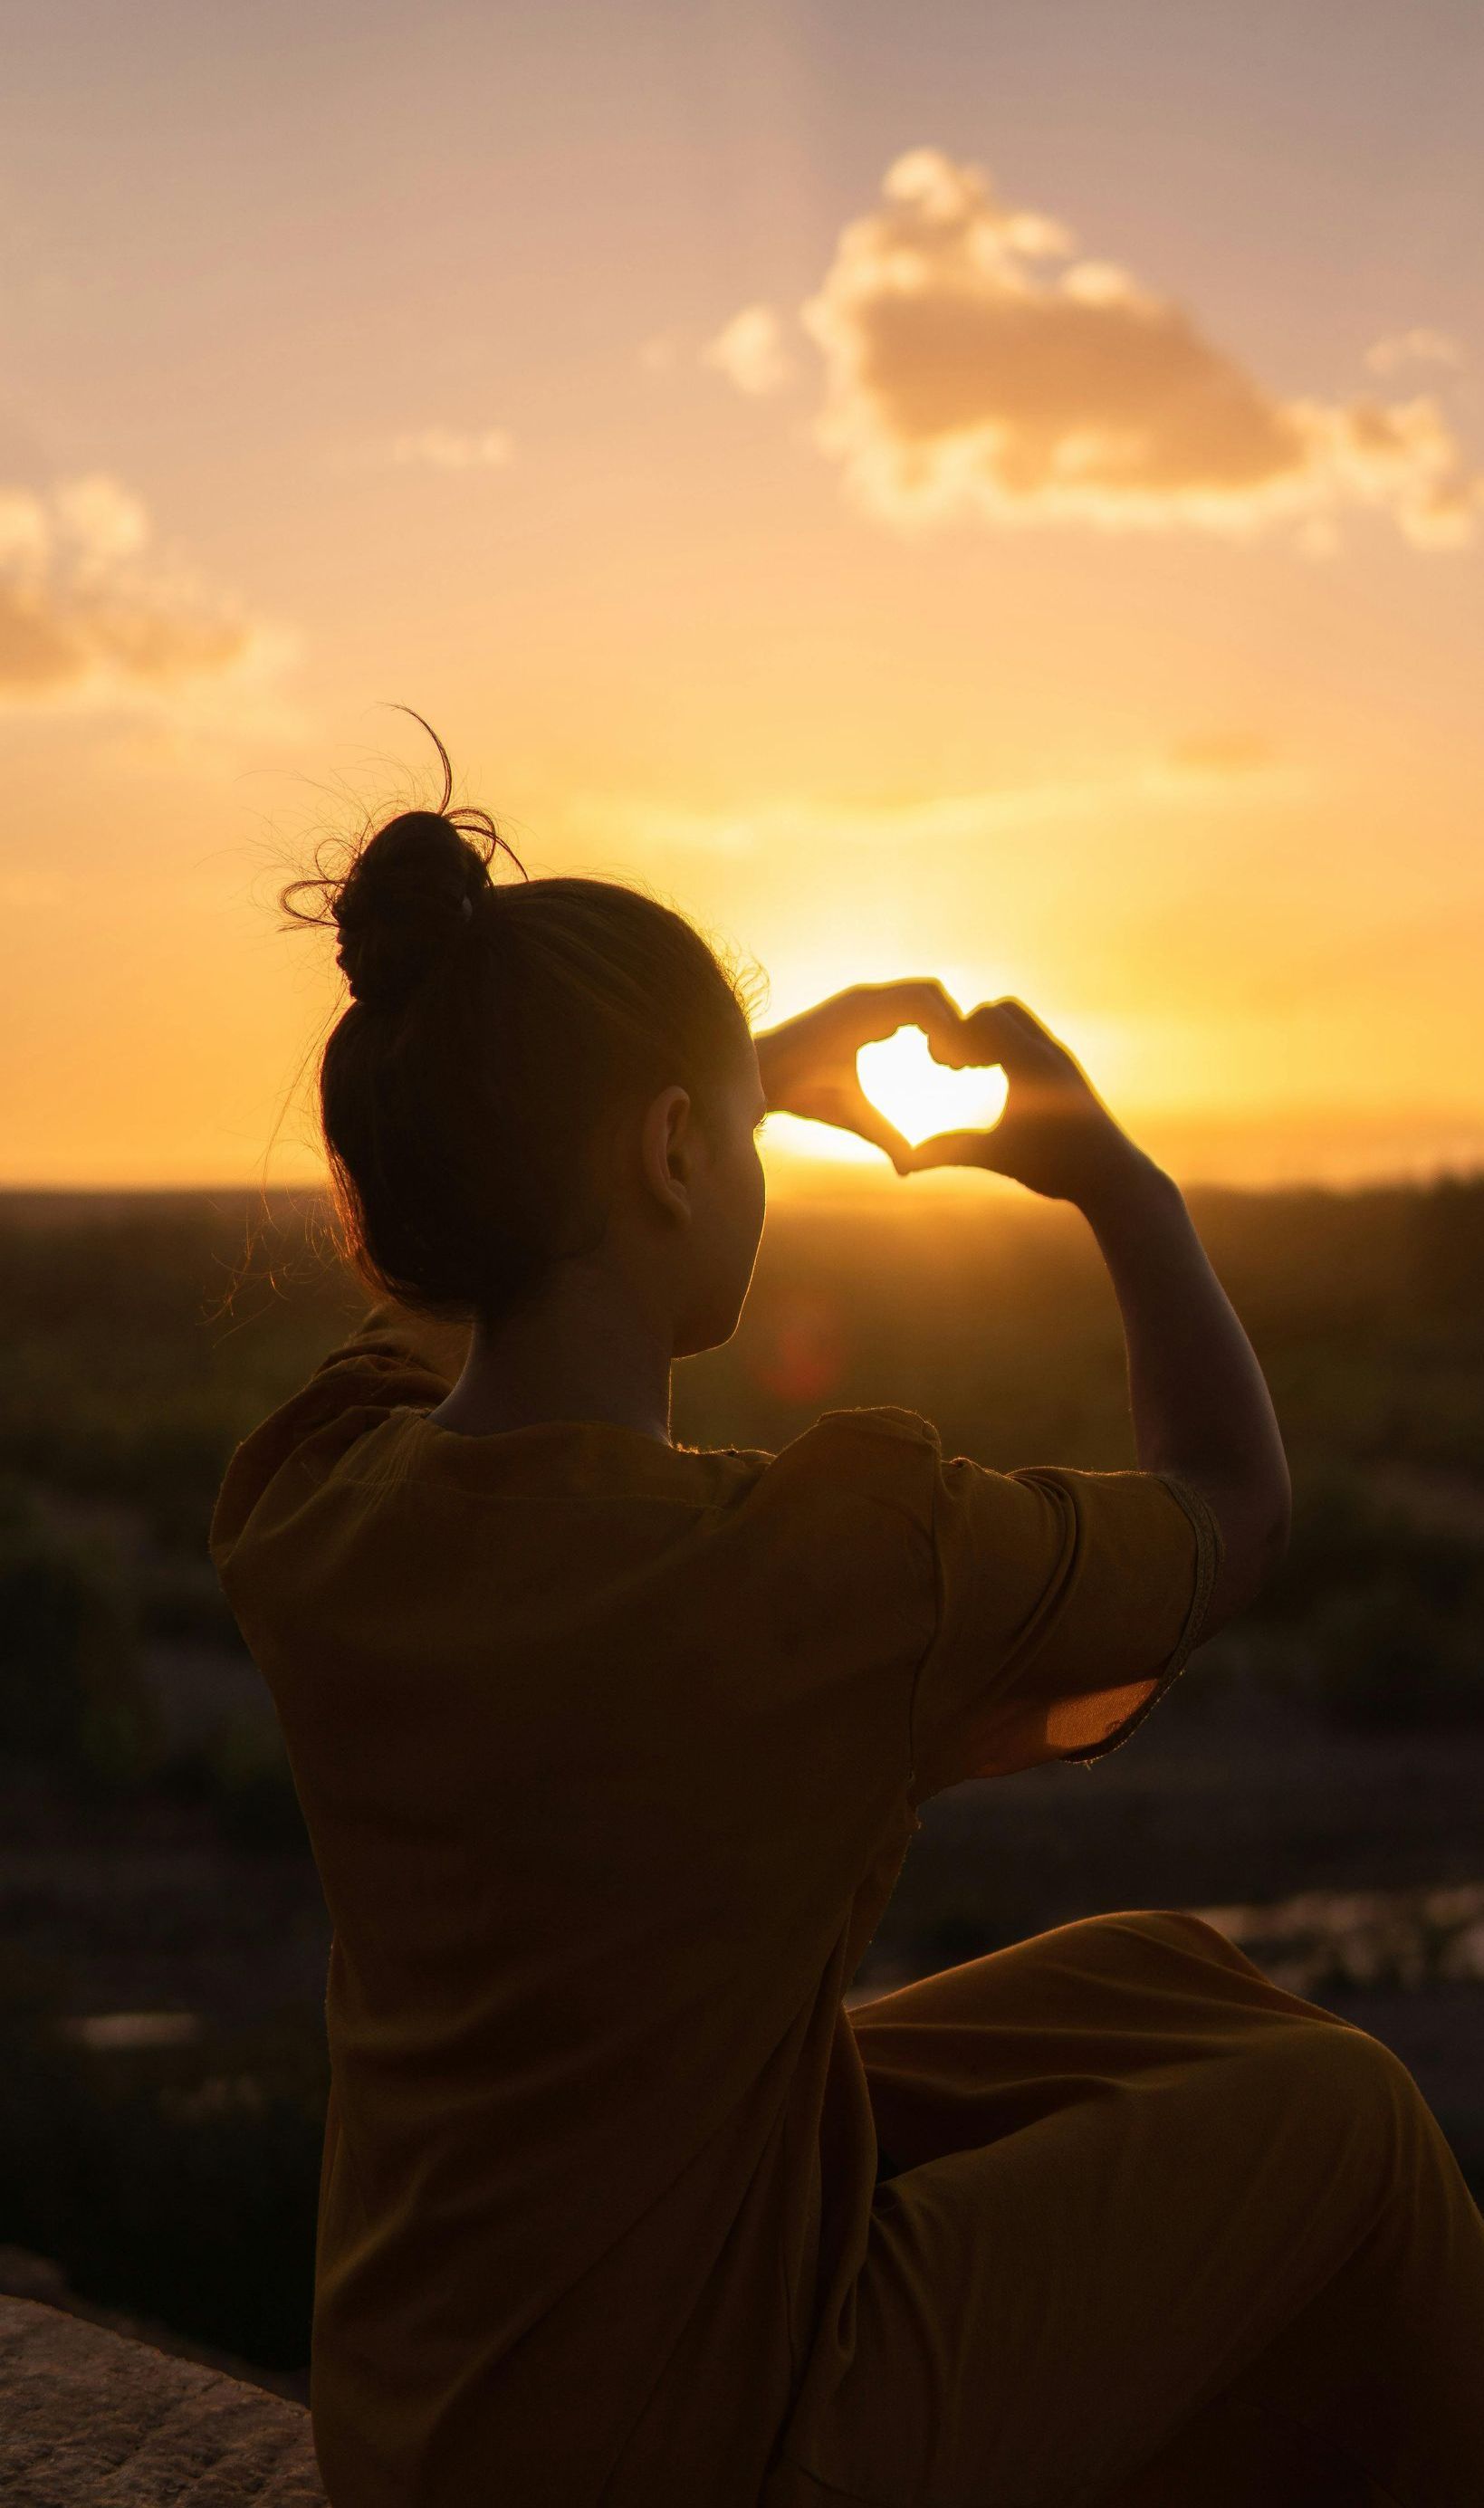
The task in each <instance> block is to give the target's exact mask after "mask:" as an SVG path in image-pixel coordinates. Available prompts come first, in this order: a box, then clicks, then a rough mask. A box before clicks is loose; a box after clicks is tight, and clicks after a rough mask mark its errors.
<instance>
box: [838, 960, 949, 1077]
mask: <svg viewBox="0 0 1484 2508" xmlns="http://www.w3.org/2000/svg"><path fill="white" fill-rule="evenodd" d="M862 993H863V995H864V997H865V1000H864V1005H863V1006H864V1007H867V1008H869V1012H870V1016H871V1020H872V1025H871V1028H870V1031H869V1033H867V1032H864V1031H863V1033H862V1036H861V1043H862V1044H863V1045H877V1044H879V1043H880V1041H881V1039H882V1038H883V1037H887V1036H894V1035H895V1034H896V1032H897V1029H898V1028H899V1027H920V1028H921V1030H922V1033H923V1035H924V1036H925V1037H926V1038H927V1041H928V1051H929V1052H930V1053H931V1054H932V1056H933V1059H934V1061H935V1062H947V1063H952V1064H953V1065H954V1066H955V1067H957V1066H959V1065H961V1064H962V1062H963V1060H964V1053H965V1041H964V1033H963V1027H964V1021H963V1013H962V1012H961V1011H960V1009H959V1007H958V1004H957V1003H956V1002H955V1001H954V999H953V997H952V995H951V994H950V993H949V992H948V990H947V988H946V985H943V984H941V983H939V982H938V980H937V978H936V977H932V976H911V977H903V978H902V979H901V981H899V982H897V983H891V984H867V985H863V986H862Z"/></svg>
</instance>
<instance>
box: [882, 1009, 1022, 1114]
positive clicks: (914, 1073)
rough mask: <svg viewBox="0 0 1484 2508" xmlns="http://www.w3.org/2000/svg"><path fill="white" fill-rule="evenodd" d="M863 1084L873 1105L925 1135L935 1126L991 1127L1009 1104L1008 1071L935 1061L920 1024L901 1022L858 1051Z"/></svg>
mask: <svg viewBox="0 0 1484 2508" xmlns="http://www.w3.org/2000/svg"><path fill="white" fill-rule="evenodd" d="M855 1067H856V1069H857V1071H858V1072H859V1073H860V1077H861V1086H862V1087H863V1088H864V1089H865V1091H866V1094H867V1096H868V1097H869V1098H870V1099H871V1100H872V1104H873V1105H876V1106H879V1107H880V1109H881V1112H882V1114H883V1115H885V1116H886V1117H887V1118H888V1119H889V1121H890V1122H892V1123H893V1124H895V1125H896V1126H897V1129H898V1131H899V1132H905V1133H906V1135H907V1137H908V1139H909V1141H925V1140H927V1139H928V1137H929V1135H930V1134H931V1133H933V1132H958V1131H966V1130H973V1131H987V1130H988V1129H989V1128H990V1126H991V1125H994V1124H997V1123H998V1122H999V1119H1000V1116H1001V1114H1002V1112H1003V1111H1004V1105H1005V1075H1004V1073H1003V1071H1001V1070H1000V1069H999V1068H998V1067H997V1066H996V1067H994V1068H991V1069H990V1070H987V1071H952V1070H949V1069H947V1068H946V1066H945V1065H944V1064H943V1063H941V1062H935V1061H934V1060H933V1057H932V1055H931V1054H930V1053H929V1051H928V1042H927V1038H926V1037H925V1036H924V1035H923V1033H922V1030H921V1028H919V1027H899V1028H898V1030H897V1032H896V1035H895V1036H888V1037H886V1038H884V1039H883V1040H882V1042H881V1043H880V1044H879V1045H866V1046H863V1047H862V1048H861V1051H860V1052H859V1053H858V1054H857V1056H856V1065H855Z"/></svg>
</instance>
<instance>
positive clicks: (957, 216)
mask: <svg viewBox="0 0 1484 2508" xmlns="http://www.w3.org/2000/svg"><path fill="white" fill-rule="evenodd" d="M761 310H763V309H750V311H751V312H760V311H761ZM746 318H747V317H746V316H743V315H739V316H738V317H737V321H738V322H741V321H743V320H745V319H746ZM801 319H802V322H803V325H804V328H805V330H806V332H807V333H808V334H809V335H810V337H812V339H813V340H814V342H815V343H816V345H817V347H818V348H819V349H820V350H821V351H822V352H823V356H824V361H825V402H824V408H823V411H822V413H821V416H820V419H819V422H818V426H817V435H818V440H819V442H820V444H821V446H822V447H823V449H824V450H825V451H826V452H827V453H828V454H830V455H831V456H832V457H833V458H834V459H835V461H838V462H839V463H840V465H841V468H842V471H843V474H844V477H845V481H846V484H847V486H848V489H849V491H850V493H851V494H852V496H853V497H854V498H856V499H857V501H858V502H859V503H861V504H862V505H863V506H864V507H866V508H867V509H868V510H870V511H872V512H873V513H876V514H878V515H880V516H882V517H885V518H887V519H890V520H892V521H895V522H898V523H910V522H919V521H931V520H935V519H943V518H948V517H962V516H975V517H978V518H979V519H981V520H984V521H990V522H994V523H998V524H1008V523H1020V522H1043V521H1074V522H1082V523H1086V524H1092V525H1095V526H1099V527H1101V528H1103V529H1107V530H1126V529H1131V528H1145V529H1147V528H1154V527H1168V526H1171V525H1184V526H1196V527H1198V528H1202V529H1206V530H1211V531H1221V532H1227V533H1234V534H1238V533H1240V534H1246V533H1250V532H1253V531H1255V530H1258V529H1260V528H1262V527H1264V526H1267V525H1270V524H1273V523H1275V522H1279V521H1284V520H1286V521H1290V522H1292V523H1294V524H1295V525H1296V526H1297V527H1298V528H1299V529H1300V531H1301V532H1303V531H1305V530H1306V529H1307V530H1308V531H1309V533H1310V538H1309V541H1308V543H1307V544H1308V545H1309V546H1311V547H1313V548H1315V549H1316V550H1317V549H1319V548H1320V547H1321V546H1322V545H1323V542H1324V527H1325V526H1327V524H1328V523H1329V521H1330V518H1332V517H1333V516H1334V515H1335V514H1336V513H1337V512H1339V511H1342V510H1344V509H1346V508H1353V507H1355V506H1369V507H1373V508H1376V509H1378V510H1380V511H1383V512H1385V513H1387V514H1389V515H1390V516H1391V518H1392V519H1393V520H1394V522H1395V523H1396V524H1397V525H1398V527H1399V528H1400V530H1401V531H1402V532H1403V533H1404V534H1405V535H1406V536H1407V538H1408V539H1410V540H1412V541H1413V542H1415V543H1416V544H1418V545H1420V546H1432V545H1441V544H1444V543H1448V542H1459V541H1463V540H1465V539H1468V538H1470V537H1471V536H1472V533H1473V530H1474V526H1475V519H1476V515H1477V512H1478V510H1479V508H1480V505H1481V503H1484V483H1481V480H1480V477H1479V476H1478V475H1477V474H1473V473H1470V472H1469V470H1468V469H1467V467H1466V465H1465V461H1464V458H1463V455H1462V453H1461V451H1460V448H1459V445H1458V443H1457V441H1456V439H1455V437H1454V435H1453V432H1452V430H1451V428H1450V426H1449V424H1448V423H1447V421H1446V419H1445V418H1444V417H1443V415H1442V413H1441V412H1440V410H1439V409H1438V407H1437V405H1436V403H1435V402H1434V401H1433V400H1431V399H1429V398H1428V397H1426V396H1423V397H1419V398H1416V399H1412V400H1408V401H1404V402H1382V401H1379V400H1376V399H1374V398H1364V399H1358V400H1354V401H1352V402H1348V403H1344V404H1328V403H1324V402H1321V401H1317V400H1309V399H1291V400H1285V399H1282V398H1280V396H1278V395H1277V394H1275V393H1274V392H1272V391H1270V390H1268V389H1267V388H1265V387H1264V386H1263V385H1261V384H1260V383H1259V382H1257V381H1256V380H1255V379H1254V378H1253V377H1252V376H1250V375H1249V374H1248V373H1247V372H1246V371H1245V369H1244V368H1243V366H1242V365H1241V364H1240V363H1239V361H1238V360H1237V359H1236V358H1235V357H1233V356H1232V355H1230V354H1229V353H1228V352H1227V351H1226V350H1224V349H1222V348H1220V347H1218V346H1217V345H1216V344H1215V343H1214V342H1213V341H1211V340H1210V339H1208V338H1207V337H1206V333H1205V332H1204V331H1203V329H1202V328H1201V326H1200V324H1199V323H1198V322H1197V321H1196V320H1195V318H1194V317H1193V316H1192V315H1191V314H1188V313H1187V312H1185V310H1184V309H1183V308H1182V307H1180V306H1178V305H1176V304H1174V303H1172V302H1171V301H1169V299H1167V298H1164V297H1161V296H1158V295H1156V294H1154V293H1152V292H1151V291H1150V290H1149V289H1148V288H1146V287H1144V286H1142V285H1140V283H1139V282H1138V281H1137V280H1136V279H1135V278H1134V277H1132V276H1131V274H1130V273H1129V272H1128V271H1126V270H1124V269H1122V268H1120V267H1119V266H1118V265H1117V264H1116V263H1113V262H1108V261H1095V260H1091V259H1087V258H1084V257H1081V256H1079V254H1078V252H1077V248H1076V245H1075V243H1074V240H1073V238H1072V237H1071V235H1070V234H1069V233H1068V232H1067V230H1066V229H1065V228H1064V227H1062V226H1061V225H1059V224H1058V223H1057V221H1056V220H1054V219H1051V218H1048V217H1043V216H1041V215H1040V214H1039V213H1037V212H1034V211H1027V210H1024V209H1018V208H1013V207H1011V206H1009V205H1008V204H1006V203H1002V202H1001V201H999V200H998V199H997V198H996V196H995V194H994V192H993V189H992V187H991V185H990V183H989V180H988V178H987V177H986V176H985V175H984V174H983V172H982V171H981V169H980V168H979V167H977V166H966V165H958V164H955V163H954V162H953V160H951V159H950V158H948V157H946V156H945V155H943V154H942V153H941V152H940V151H939V150H937V149H932V148H918V149H913V150H911V151H910V152H909V154H908V155H906V156H903V157H899V158H898V159H897V161H896V163H895V164H894V165H893V166H890V167H889V168H888V171H887V174H886V177H885V181H884V185H883V194H882V202H881V205H880V206H879V207H877V208H876V209H874V210H872V212H870V214H868V215H867V216H865V217H862V218H858V219H856V220H854V221H853V222H852V223H851V224H850V225H848V226H847V227H846V228H845V229H844V230H843V231H842V233H841V235H840V237H839V240H838V242H837V244H836V247H835V258H834V261H833V262H832V264H831V267H830V269H829V271H828V272H827V273H826V276H825V278H824V280H823V282H822V284H821V286H820V287H819V289H818V291H817V292H816V294H815V295H814V296H813V297H811V298H810V300H809V301H808V303H807V304H806V305H805V306H804V307H803V308H802V309H801ZM736 327H737V326H736V324H735V323H734V324H731V325H729V326H728V331H726V332H723V334H722V340H723V341H724V340H726V339H727V337H728V333H729V332H732V331H735V329H736ZM720 345H721V344H720V343H716V344H714V350H715V349H718V348H720ZM1316 527H1318V528H1317V529H1316Z"/></svg>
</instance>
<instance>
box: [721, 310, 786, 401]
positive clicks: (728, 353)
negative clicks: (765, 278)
mask: <svg viewBox="0 0 1484 2508" xmlns="http://www.w3.org/2000/svg"><path fill="white" fill-rule="evenodd" d="M701 362H702V364H703V365H708V366H715V367H716V368H717V371H718V372H719V373H720V374H723V375H725V376H726V378H727V380H728V382H730V383H734V384H735V385H736V387H737V389H738V391H741V392H747V393H749V394H751V395H752V396H753V397H754V398H757V399H761V398H762V397H763V396H764V395H766V394H767V393H770V392H777V391H782V390H783V388H784V386H785V385H786V384H788V383H791V382H792V380H793V375H794V364H793V360H792V358H791V357H790V356H789V353H788V350H786V348H785V347H784V341H783V324H782V323H781V322H780V320H779V318H778V315H777V314H775V313H774V311H773V308H772V307H771V305H747V306H744V308H743V310H742V312H741V313H740V314H733V315H732V318H731V320H730V321H729V322H728V323H727V324H726V325H725V328H724V329H723V330H721V331H719V332H718V333H717V336H716V338H715V339H714V340H713V341H712V342H711V343H710V344H709V346H708V347H706V348H704V349H703V350H701Z"/></svg>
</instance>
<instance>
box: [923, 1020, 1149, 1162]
mask: <svg viewBox="0 0 1484 2508" xmlns="http://www.w3.org/2000/svg"><path fill="white" fill-rule="evenodd" d="M963 1026H964V1035H965V1038H966V1040H967V1043H968V1045H969V1048H970V1051H968V1052H967V1053H964V1054H963V1055H962V1059H963V1060H964V1061H966V1062H972V1063H976V1064H978V1063H998V1064H999V1065H1000V1066H1001V1068H1002V1070H1003V1071H1004V1074H1005V1078H1006V1081H1007V1082H1008V1084H1009V1093H1008V1095H1007V1096H1006V1099H1005V1111H1004V1113H1003V1115H1002V1116H1001V1117H1000V1119H999V1122H998V1123H997V1124H996V1125H994V1127H993V1129H992V1130H991V1131H987V1132H935V1133H934V1134H933V1136H932V1138H931V1139H930V1140H926V1141H919V1142H918V1144H917V1147H916V1149H915V1150H913V1151H912V1152H911V1153H910V1157H911V1162H912V1165H913V1166H914V1167H946V1166H953V1167H988V1168H989V1169H990V1170H991V1171H992V1172H993V1173H994V1174H995V1175H1006V1176H1013V1177H1014V1178H1015V1180H1016V1182H1017V1183H1018V1184H1023V1185H1025V1186H1026V1187H1027V1188H1028V1189H1029V1191H1030V1192H1031V1193H1039V1194H1045V1195H1046V1196H1047V1197H1048V1198H1049V1199H1052V1200H1055V1201H1072V1202H1076V1203H1077V1205H1078V1207H1079V1208H1081V1209H1083V1210H1087V1209H1089V1207H1090V1206H1093V1205H1095V1204H1097V1203H1098V1202H1099V1201H1100V1200H1102V1199H1105V1198H1106V1196H1107V1195H1108V1194H1109V1193H1114V1194H1117V1193H1118V1192H1120V1191H1121V1190H1122V1189H1123V1188H1124V1187H1125V1186H1126V1185H1127V1183H1128V1182H1129V1181H1130V1180H1131V1179H1132V1178H1133V1177H1135V1176H1137V1175H1139V1174H1140V1173H1148V1172H1150V1171H1151V1162H1150V1161H1149V1160H1148V1159H1147V1158H1146V1157H1145V1155H1144V1153H1143V1152H1142V1150H1139V1149H1137V1148H1136V1147H1135V1145H1134V1143H1133V1142H1132V1141H1131V1139H1130V1138H1129V1135H1128V1133H1127V1132H1126V1131H1124V1130H1123V1128H1122V1127H1121V1125H1119V1124H1117V1123H1116V1122H1115V1121H1114V1118H1113V1117H1112V1116H1111V1115H1110V1114H1109V1112H1108V1109H1107V1108H1106V1106H1105V1105H1104V1104H1103V1102H1102V1099H1101V1098H1100V1097H1099V1096H1098V1094H1097V1092H1096V1090H1095V1089H1094V1087H1093V1084H1092V1082H1091V1081H1090V1080H1089V1079H1088V1076H1087V1074H1086V1072H1085V1071H1083V1070H1082V1068H1081V1067H1080V1065H1079V1064H1078V1063H1076V1062H1075V1061H1074V1060H1073V1059H1072V1056H1071V1055H1070V1054H1069V1053H1068V1051H1067V1050H1066V1048H1065V1046H1064V1045H1059V1044H1058V1043H1057V1039H1056V1038H1055V1037H1054V1036H1053V1035H1052V1033H1051V1031H1050V1029H1049V1028H1045V1027H1043V1026H1042V1024H1041V1022H1040V1020H1039V1019H1038V1018H1036V1017H1035V1016H1034V1014H1032V1013H1031V1012H1030V1011H1028V1010H1027V1009H1026V1007H1025V1005H1024V1003H1023V1002H1017V1001H1002V1002H983V1003H982V1004H981V1006H980V1008H979V1009H978V1010H976V1011H971V1012H970V1013H969V1014H968V1016H967V1018H966V1019H965V1020H964V1022H963Z"/></svg>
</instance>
